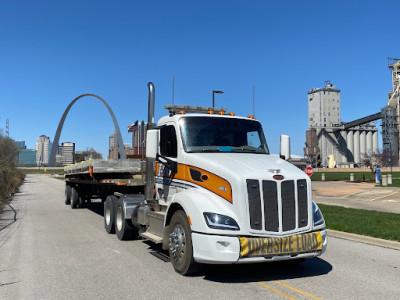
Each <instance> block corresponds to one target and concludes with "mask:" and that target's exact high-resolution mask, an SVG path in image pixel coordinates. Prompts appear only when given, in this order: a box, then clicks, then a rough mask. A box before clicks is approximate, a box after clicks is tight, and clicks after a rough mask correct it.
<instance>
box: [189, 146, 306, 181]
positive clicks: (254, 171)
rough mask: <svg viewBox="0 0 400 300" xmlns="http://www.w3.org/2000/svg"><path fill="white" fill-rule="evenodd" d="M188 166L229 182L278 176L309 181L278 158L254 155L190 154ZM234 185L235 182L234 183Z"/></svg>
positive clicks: (299, 171) (295, 168) (291, 165)
mask: <svg viewBox="0 0 400 300" xmlns="http://www.w3.org/2000/svg"><path fill="white" fill-rule="evenodd" d="M185 163H186V164H187V165H191V166H194V167H198V168H200V169H203V170H205V171H208V172H211V173H213V174H215V175H218V176H220V177H222V178H224V179H226V180H228V181H236V180H238V181H241V180H243V179H249V178H251V179H259V180H269V179H271V180H273V179H272V177H273V176H274V175H276V174H279V175H283V176H284V178H285V179H308V180H309V178H308V176H307V175H306V174H305V173H304V172H303V171H302V170H300V169H299V168H297V167H296V166H294V165H293V164H291V163H288V162H287V161H285V160H283V159H280V158H278V157H276V156H272V155H267V154H254V153H190V154H188V155H187V157H186V159H185ZM232 183H233V182H232Z"/></svg>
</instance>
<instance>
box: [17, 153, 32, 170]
mask: <svg viewBox="0 0 400 300" xmlns="http://www.w3.org/2000/svg"><path fill="white" fill-rule="evenodd" d="M18 165H19V166H21V167H32V166H35V165H36V150H34V149H18Z"/></svg>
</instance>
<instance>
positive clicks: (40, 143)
mask: <svg viewBox="0 0 400 300" xmlns="http://www.w3.org/2000/svg"><path fill="white" fill-rule="evenodd" d="M51 145H52V144H51V143H50V138H49V137H48V136H46V135H41V136H39V137H38V139H37V141H36V144H35V150H36V165H38V166H39V165H46V164H48V163H49V155H50V149H51Z"/></svg>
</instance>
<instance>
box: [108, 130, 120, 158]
mask: <svg viewBox="0 0 400 300" xmlns="http://www.w3.org/2000/svg"><path fill="white" fill-rule="evenodd" d="M118 158H120V154H119V148H118V138H117V132H116V131H114V132H113V133H112V134H111V135H110V136H109V138H108V159H118Z"/></svg>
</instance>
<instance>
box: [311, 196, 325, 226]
mask: <svg viewBox="0 0 400 300" xmlns="http://www.w3.org/2000/svg"><path fill="white" fill-rule="evenodd" d="M312 205H313V212H314V226H318V225H321V224H323V223H324V222H325V221H324V217H323V216H322V213H321V211H320V210H319V207H318V205H317V204H315V202H314V201H313V203H312Z"/></svg>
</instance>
